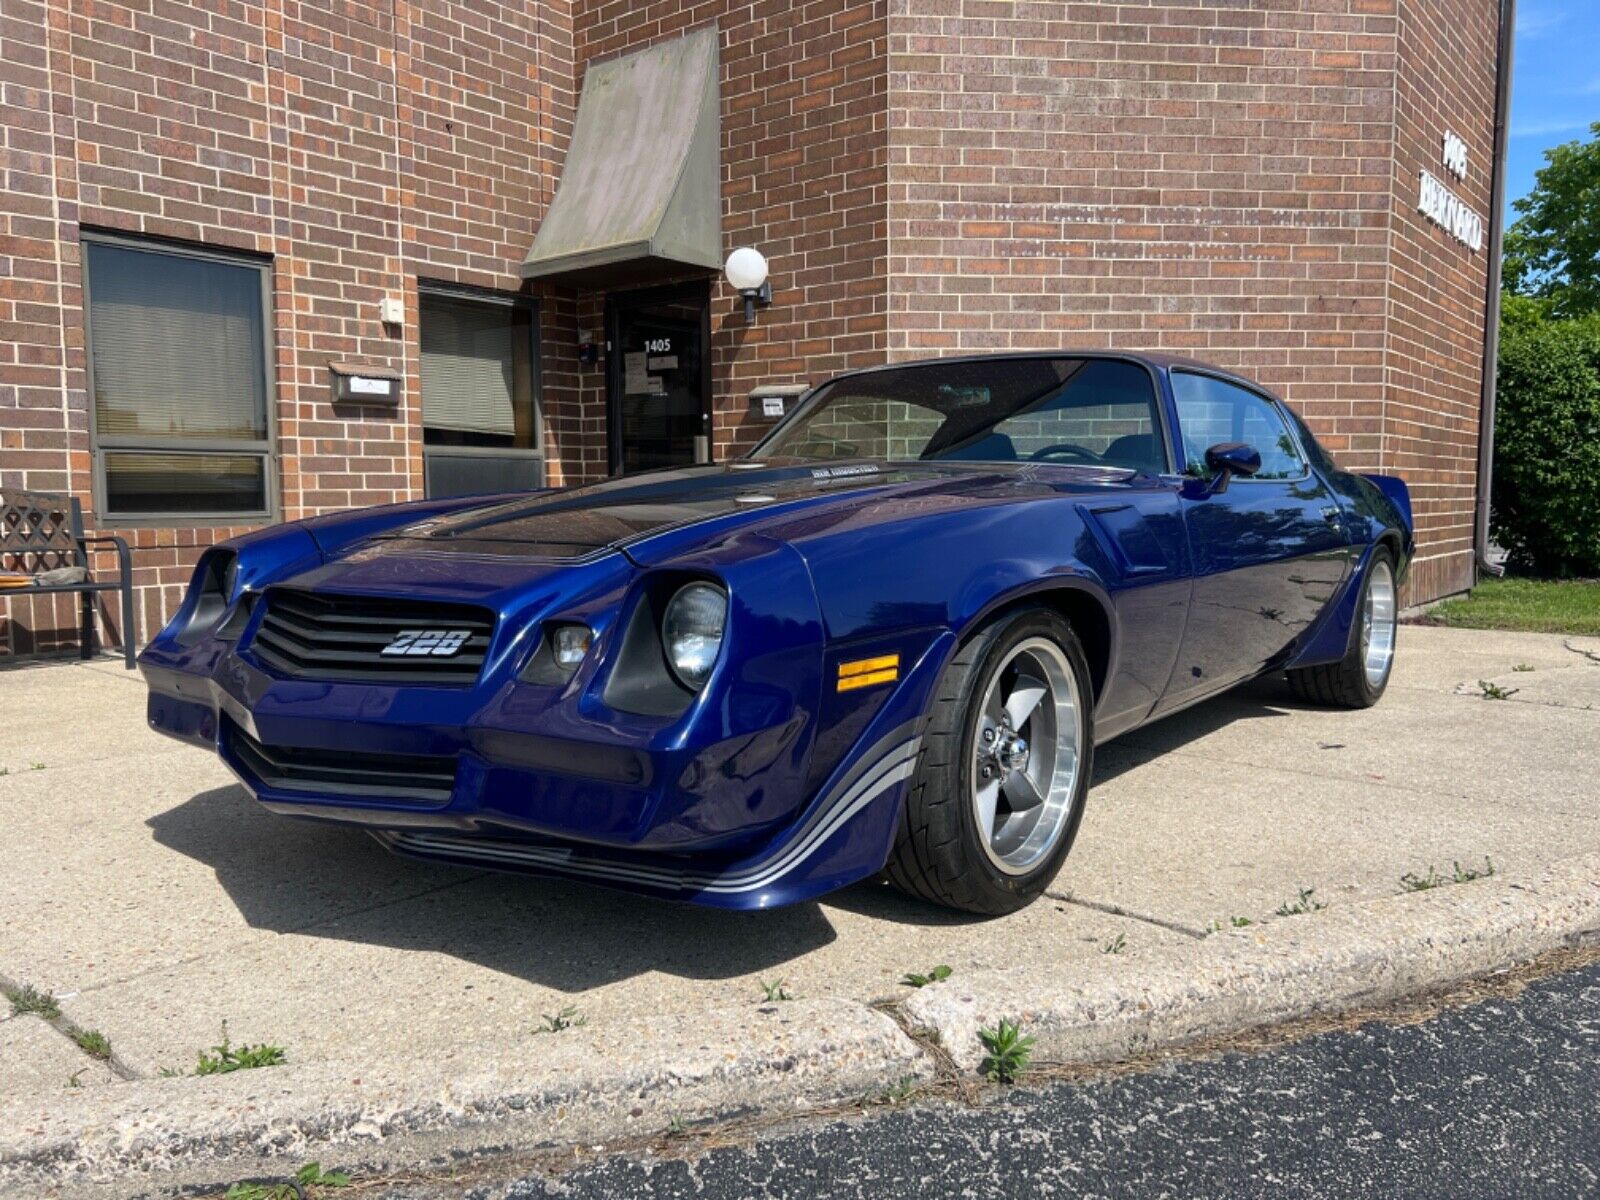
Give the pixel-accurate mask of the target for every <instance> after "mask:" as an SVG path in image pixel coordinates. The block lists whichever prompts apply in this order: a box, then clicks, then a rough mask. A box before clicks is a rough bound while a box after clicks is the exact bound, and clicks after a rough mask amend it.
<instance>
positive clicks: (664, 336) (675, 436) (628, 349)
mask: <svg viewBox="0 0 1600 1200" xmlns="http://www.w3.org/2000/svg"><path fill="white" fill-rule="evenodd" d="M606 324H607V329H606V341H607V343H608V347H607V354H606V390H607V398H608V407H609V420H608V421H607V429H608V430H609V440H610V448H611V470H612V473H613V474H627V473H630V472H633V471H649V470H654V469H656V468H660V467H681V466H686V465H688V464H690V463H693V462H696V461H699V459H698V457H697V455H706V454H708V450H707V448H708V447H709V445H710V435H711V291H710V285H709V284H705V283H694V284H687V285H682V286H675V287H671V288H653V289H651V290H649V291H642V292H622V293H613V294H612V295H611V296H609V297H608V298H607V300H606ZM701 438H704V439H705V441H703V442H699V443H698V446H697V441H698V439H701Z"/></svg>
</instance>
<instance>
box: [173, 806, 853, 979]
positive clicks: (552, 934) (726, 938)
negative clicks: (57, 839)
mask: <svg viewBox="0 0 1600 1200" xmlns="http://www.w3.org/2000/svg"><path fill="white" fill-rule="evenodd" d="M148 825H149V826H150V828H151V830H152V831H153V832H154V835H155V840H156V842H157V843H158V844H160V845H162V846H166V847H168V848H170V849H172V850H175V851H177V852H178V853H180V854H184V855H187V856H188V857H190V858H192V859H195V860H196V861H198V862H201V863H203V864H205V865H206V866H207V867H209V868H210V869H211V870H212V871H213V872H215V874H216V878H217V882H218V883H219V884H221V885H222V888H223V889H224V890H225V891H226V892H227V895H228V898H229V899H230V900H231V901H232V902H233V904H234V905H235V906H236V907H237V908H238V910H239V912H240V913H241V914H242V915H243V917H244V919H245V920H246V921H247V922H248V923H249V924H250V926H251V927H252V928H256V929H268V930H272V931H274V932H278V933H298V934H301V935H303V936H309V937H319V938H329V939H337V940H341V941H347V942H353V943H362V944H369V945H374V946H388V947H391V948H393V949H397V950H421V951H432V952H434V953H436V954H445V955H450V956H453V957H455V958H458V959H461V960H463V961H466V962H470V963H474V964H476V965H478V966H482V967H486V968H488V969H490V970H493V971H499V972H503V973H505V974H507V975H510V976H514V977H517V978H520V979H525V980H527V981H529V982H531V983H535V984H539V985H542V986H545V987H549V988H553V989H556V990H558V991H562V992H581V991H586V990H588V989H590V988H594V987H600V986H603V985H605V984H608V983H614V982H617V981H619V980H625V979H629V978H632V977H634V976H637V975H641V974H644V973H646V972H649V971H660V972H664V973H666V974H670V975H676V976H681V977H684V978H689V979H725V978H733V977H738V976H743V975H749V974H754V973H759V972H762V971H770V970H772V969H773V968H774V967H778V966H781V965H782V964H784V963H786V962H788V961H789V960H791V959H793V958H795V957H797V956H799V955H802V954H805V953H808V952H810V951H812V950H815V949H817V948H819V947H821V946H825V945H827V944H828V943H829V942H832V941H833V940H834V938H835V936H836V934H835V932H834V929H833V926H832V925H831V924H830V922H829V921H828V919H827V917H826V916H825V915H824V914H823V912H822V911H821V909H820V908H819V907H818V906H817V905H816V904H800V905H795V906H792V907H789V908H783V909H776V910H771V911H767V912H752V913H736V912H724V911H721V910H716V909H704V908H696V907H693V906H690V905H684V904H674V903H670V902H664V901H661V900H656V899H650V898H642V897H638V896H631V895H628V894H626V893H621V892H611V891H607V890H605V889H602V888H597V887H592V886H589V885H586V884H582V883H578V882H574V881H568V880H550V879H540V878H536V877H533V876H523V875H510V874H495V873H487V872H480V871H475V870H471V869H468V868H463V867H454V866H449V865H444V864H434V863H425V862H416V861H412V860H408V859H403V858H400V857H398V856H396V855H393V854H390V853H388V852H387V851H386V850H384V849H383V848H382V847H381V846H379V845H378V844H377V843H376V842H374V841H373V840H372V839H371V838H369V837H368V836H367V835H366V834H364V833H361V832H360V831H357V830H352V829H346V828H340V827H336V826H331V825H322V824H318V823H316V822H312V821H296V820H293V819H289V818H284V817H278V816H274V815H273V814H271V813H268V812H267V811H266V810H264V809H262V808H261V807H260V806H259V805H257V804H256V802H255V801H254V800H253V799H252V798H251V797H250V795H249V793H247V792H246V791H245V790H244V789H243V788H242V787H238V786H234V787H222V788H214V789H212V790H210V791H206V792H201V793H200V794H199V795H196V796H194V797H192V798H191V799H189V800H186V801H184V802H183V803H182V804H179V805H177V806H176V807H175V808H172V809H169V810H168V811H166V812H164V813H161V814H159V815H157V816H155V817H152V818H150V819H149V821H148Z"/></svg>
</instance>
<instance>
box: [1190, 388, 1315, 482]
mask: <svg viewBox="0 0 1600 1200" xmlns="http://www.w3.org/2000/svg"><path fill="white" fill-rule="evenodd" d="M1178 375H1199V376H1202V377H1203V378H1206V379H1215V380H1216V381H1217V382H1218V383H1225V384H1228V385H1229V386H1231V387H1236V388H1238V389H1239V390H1240V391H1241V392H1247V393H1249V394H1250V395H1252V396H1254V397H1255V398H1256V399H1257V400H1260V401H1261V402H1262V403H1263V404H1265V405H1266V406H1267V407H1268V408H1270V409H1271V410H1272V411H1273V413H1274V414H1275V415H1276V416H1277V418H1278V420H1280V421H1282V422H1283V428H1284V432H1286V433H1287V434H1288V435H1289V441H1290V442H1291V443H1293V445H1294V451H1295V453H1296V454H1297V455H1299V457H1300V466H1301V472H1300V474H1298V475H1295V476H1293V477H1291V478H1287V479H1286V478H1279V477H1269V478H1266V479H1261V478H1258V477H1256V476H1254V475H1238V476H1235V477H1234V478H1233V480H1232V483H1234V484H1239V483H1304V482H1305V481H1306V480H1308V479H1310V478H1311V476H1312V470H1311V456H1310V455H1308V454H1307V453H1306V448H1305V447H1304V446H1303V445H1302V444H1301V443H1300V435H1299V433H1298V432H1296V430H1295V426H1294V422H1293V421H1292V420H1290V419H1289V414H1288V411H1287V410H1286V409H1285V408H1284V406H1283V401H1281V400H1279V399H1278V398H1277V397H1276V396H1274V395H1273V394H1272V393H1271V392H1269V391H1267V390H1266V389H1264V388H1260V387H1257V386H1256V385H1255V384H1253V383H1251V382H1250V381H1249V380H1246V379H1240V378H1239V377H1238V376H1237V375H1229V374H1228V373H1227V372H1226V371H1214V370H1210V369H1208V368H1206V367H1203V366H1193V367H1192V366H1182V367H1171V368H1169V369H1168V371H1167V376H1168V378H1167V386H1168V387H1169V388H1171V389H1172V419H1173V421H1174V422H1175V423H1176V426H1177V428H1176V431H1175V432H1176V437H1175V439H1174V441H1175V443H1176V445H1175V447H1174V461H1176V459H1177V453H1176V451H1177V450H1180V449H1182V446H1183V413H1182V412H1180V411H1179V410H1178V387H1177V384H1176V383H1175V382H1174V381H1173V377H1174V376H1178ZM1178 474H1179V476H1180V477H1181V478H1184V479H1198V480H1201V481H1204V480H1205V478H1206V477H1205V476H1203V475H1197V474H1195V473H1194V472H1193V471H1190V470H1189V456H1188V455H1186V454H1185V455H1183V469H1182V470H1180V471H1179V472H1178Z"/></svg>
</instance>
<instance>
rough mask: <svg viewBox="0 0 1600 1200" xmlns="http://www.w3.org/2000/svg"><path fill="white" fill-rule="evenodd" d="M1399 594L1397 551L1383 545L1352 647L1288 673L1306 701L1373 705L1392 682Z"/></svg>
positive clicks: (1364, 587)
mask: <svg viewBox="0 0 1600 1200" xmlns="http://www.w3.org/2000/svg"><path fill="white" fill-rule="evenodd" d="M1399 612H1400V606H1399V596H1398V590H1397V589H1396V587H1395V581H1394V556H1393V555H1392V554H1391V553H1390V552H1389V548H1388V547H1387V546H1379V547H1378V548H1377V549H1376V550H1374V551H1373V552H1372V558H1371V560H1370V561H1369V562H1368V563H1367V574H1366V578H1365V579H1363V580H1362V581H1361V600H1360V603H1359V604H1358V606H1357V609H1356V628H1355V629H1353V630H1351V636H1350V646H1349V648H1348V649H1347V650H1346V651H1345V655H1344V657H1343V658H1342V659H1340V660H1339V661H1338V662H1336V663H1328V664H1325V665H1323V666H1320V667H1301V668H1299V669H1298V670H1294V671H1290V672H1288V679H1289V688H1290V690H1291V691H1293V692H1294V694H1295V695H1296V696H1297V697H1299V698H1300V699H1301V700H1309V701H1310V702H1312V703H1313V704H1327V705H1333V706H1336V707H1340V708H1371V707H1372V706H1373V705H1374V704H1376V703H1377V702H1378V697H1380V696H1382V695H1383V692H1384V689H1385V688H1387V687H1388V686H1389V673H1390V672H1391V671H1392V670H1393V669H1394V643H1395V631H1396V628H1397V626H1398V624H1399V620H1398V618H1399Z"/></svg>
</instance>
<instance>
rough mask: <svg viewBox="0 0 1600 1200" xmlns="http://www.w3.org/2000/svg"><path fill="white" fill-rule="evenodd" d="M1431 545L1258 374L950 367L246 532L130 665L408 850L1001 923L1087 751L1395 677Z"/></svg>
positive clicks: (1074, 795)
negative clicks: (548, 486) (698, 439)
mask: <svg viewBox="0 0 1600 1200" xmlns="http://www.w3.org/2000/svg"><path fill="white" fill-rule="evenodd" d="M1412 551H1413V539H1412V522H1411V508H1410V501H1409V498H1408V494H1407V491H1406V487H1405V484H1404V483H1402V482H1401V481H1400V480H1399V479H1397V478H1394V477H1392V476H1382V475H1365V476H1363V475H1353V474H1349V473H1347V472H1345V471H1342V470H1340V469H1339V468H1338V467H1337V466H1336V465H1335V464H1334V462H1333V460H1332V459H1331V458H1330V457H1329V456H1328V454H1327V452H1326V451H1324V450H1323V449H1322V448H1321V447H1320V446H1319V445H1318V444H1317V441H1316V439H1315V438H1314V437H1313V436H1312V435H1311V432H1310V430H1308V429H1307V428H1306V426H1305V424H1304V423H1303V422H1302V421H1300V419H1299V418H1298V417H1296V416H1295V414H1294V413H1292V412H1291V411H1290V410H1289V409H1288V408H1286V407H1285V406H1284V405H1283V404H1282V403H1280V402H1279V401H1278V400H1276V399H1275V398H1274V397H1272V396H1271V395H1270V394H1268V393H1267V392H1265V391H1263V390H1261V389H1260V388H1258V387H1256V386H1255V385H1254V384H1252V383H1250V382H1249V381H1247V380H1245V379H1241V378H1239V377H1237V376H1234V375H1231V374H1228V373H1225V372H1222V371H1218V370H1215V369H1213V368H1210V367H1206V366H1203V365H1201V364H1199V363H1193V362H1188V361H1182V360H1177V359H1170V358H1165V357H1157V356H1150V355H1129V354H1113V353H1101V352H1065V351H1064V352H1060V353H1050V354H1043V353H1041V354H1026V355H1003V356H999V355H997V356H986V357H981V358H966V359H943V360H939V361H934V362H923V363H911V364H905V365H897V366H890V367H884V368H878V369H874V370H868V371H860V372H855V373H852V374H848V375H842V376H839V377H837V378H835V379H832V380H830V381H828V382H827V383H824V384H822V385H821V386H819V387H817V388H815V389H814V390H812V391H811V392H810V393H809V394H808V395H807V396H806V397H804V398H803V399H802V400H801V402H800V403H799V404H798V405H797V406H796V408H795V410H794V411H793V412H792V413H791V414H790V415H789V416H788V417H787V418H786V419H785V420H783V421H782V422H781V423H780V424H778V425H777V426H776V427H775V428H774V429H773V430H772V432H771V433H770V434H769V435H768V436H767V437H766V438H765V439H764V440H763V441H762V442H761V443H760V444H759V445H758V446H757V447H756V449H755V450H754V451H753V452H751V453H750V454H749V455H748V456H747V457H745V458H741V459H738V460H735V461H732V462H728V463H724V464H720V465H714V466H702V467H692V468H684V469H675V470H669V471H662V472H657V473H652V474H645V475H635V476H629V477H625V478H617V479H611V480H608V481H606V482H604V483H599V484H594V485H590V486H585V487H577V488H569V489H565V490H559V491H547V492H536V493H519V494H515V495H497V496H476V497H465V498H455V499H450V500H425V501H420V502H417V503H413V504H399V505H392V506H388V507H383V508H373V509H365V510H359V511H354V512H346V513H338V514H334V515H331V516H324V517H317V518H313V519H311V520H307V521H298V522H294V523H292V524H287V525H279V526H275V527H272V528H269V529H263V530H260V531H258V532H256V533H252V534H249V535H247V536H245V537H241V538H237V539H235V540H233V541H231V542H227V543H224V544H222V545H219V546H217V547H215V548H213V549H210V550H208V551H207V552H206V553H205V555H204V556H203V557H202V558H201V560H200V562H199V564H198V566H197V568H196V570H195V575H194V581H193V583H192V584H191V585H190V588H189V592H188V595H187V597H186V598H185V600H184V603H183V606H182V608H181V609H180V610H179V611H178V613H177V615H176V616H175V617H174V618H173V620H172V622H171V624H169V625H168V626H167V628H166V629H165V630H163V631H162V633H161V634H160V636H159V637H158V638H156V639H155V641H153V642H152V643H151V644H150V646H149V647H148V649H146V651H145V652H144V654H143V655H142V656H141V658H140V666H141V667H142V669H143V671H144V676H145V679H146V680H147V682H148V684H149V689H150V695H149V719H150V724H151V725H152V726H153V727H154V728H155V729H157V730H159V731H161V732H162V733H166V734H170V735H171V736H173V737H176V738H180V739H182V740H184V741H188V742H193V743H196V744H198V745H201V746H204V747H206V748H207V749H211V750H215V751H216V752H217V753H218V754H220V755H221V756H222V758H223V761H224V762H226V763H227V764H228V766H229V767H230V768H232V770H233V771H234V772H235V773H236V774H237V775H238V776H239V778H240V779H242V780H243V781H244V784H245V786H246V787H247V788H248V789H249V790H250V791H251V792H252V793H253V794H254V796H255V797H256V799H257V800H259V801H260V802H261V803H262V804H264V805H266V806H267V807H268V808H269V809H271V810H272V811H274V812H278V813H285V814H289V815H293V816H299V817H311V818H316V819H318V820H323V821H333V822H339V823H343V824H350V825H359V826H362V827H364V828H367V829H369V830H371V831H372V833H373V834H374V836H375V837H376V838H377V839H378V840H379V841H380V842H382V843H383V844H384V845H385V846H387V847H389V848H390V849H392V850H394V851H397V852H399V853H402V854H406V855H412V856H416V857H420V858H427V859H436V860H444V861H449V862H455V863H464V864H471V865H474V866H488V867H497V868H505V869H511V870H526V871H531V872H536V873H540V874H551V875H560V876H567V877H572V878H577V879H583V880H589V881H593V882H596V883H602V884H607V885H610V886H614V887H622V888H629V889H634V890H637V891H640V892H644V893H648V894H652V895H657V896H663V897H670V898H677V899H684V900H692V901H695V902H697V903H702V904H710V905H718V906H722V907H726V908H762V907H766V906H770V905H776V904H786V903H791V902H794V901H797V900H803V899H806V898H808V897H813V896H816V895H819V894H821V893H823V892H827V891H830V890H832V889H834V888H838V887H841V886H843V885H845V884H848V883H852V882H854V881H856V880H860V879H864V878H866V877H868V876H872V875H875V874H878V873H880V872H881V873H882V874H884V875H885V876H887V878H888V879H889V880H890V881H891V882H893V883H894V884H896V885H897V886H899V887H900V888H902V889H904V890H905V891H907V892H910V893H912V894H914V895H917V896H921V897H925V898H926V899H929V900H933V901H937V902H939V903H942V904H947V905H951V906H954V907H957V908H961V909H966V910H969V911H972V912H979V913H1001V912H1006V911H1010V910H1012V909H1015V908H1018V907H1020V906H1022V905H1024V904H1026V903H1027V902H1028V901H1030V900H1031V899H1033V898H1034V897H1035V896H1037V895H1038V894H1039V893H1040V892H1041V891H1042V890H1043V889H1044V888H1045V887H1046V886H1047V884H1048V883H1049V882H1050V880H1051V878H1052V877H1053V876H1054V875H1055V874H1056V872H1057V870H1058V869H1059V868H1060V866H1061V863H1062V860H1063V859H1064V858H1065V857H1066V854H1067V851H1068V849H1069V848H1070V847H1071V845H1072V841H1073V837H1074V835H1075V833H1076V831H1077V828H1078V824H1079V821H1080V819H1081V818H1082V816H1083V810H1084V803H1085V799H1086V796H1087V793H1088V788H1089V779H1090V774H1091V770H1092V765H1093V758H1094V747H1095V745H1096V744H1097V743H1100V742H1104V741H1106V740H1107V739H1108V738H1112V737H1115V736H1116V735H1118V734H1120V733H1124V732H1126V731H1127V730H1130V729H1133V728H1136V727H1138V726H1140V725H1143V724H1145V723H1147V722H1149V721H1154V720H1156V719H1158V718H1160V717H1163V716H1166V715H1167V714H1169V713H1172V712H1176V711H1177V710H1179V709H1182V708H1184V707H1186V706H1188V705H1190V704H1193V703H1195V702H1196V701H1199V700H1203V699H1205V698H1206V697H1208V696H1213V695H1215V694H1217V693H1218V692H1220V691H1222V690H1223V689H1225V688H1229V687H1232V686H1234V685H1235V684H1237V683H1240V682H1241V681H1243V680H1247V679H1251V678H1253V677H1256V676H1259V675H1263V674H1265V673H1268V672H1285V673H1286V674H1287V677H1288V680H1289V683H1290V685H1291V686H1292V687H1293V689H1294V690H1295V692H1296V693H1297V694H1298V695H1299V696H1300V697H1301V698H1303V699H1306V700H1310V701H1314V702H1319V703H1327V704H1334V705H1346V706H1353V707H1360V706H1365V705H1370V704H1372V703H1374V702H1375V701H1376V700H1377V699H1378V697H1379V696H1380V695H1381V694H1382V693H1383V690H1384V687H1385V685H1386V683H1387V682H1388V677H1389V671H1390V667H1391V664H1392V662H1393V656H1394V644H1395V615H1396V594H1397V584H1398V581H1399V580H1400V578H1401V577H1402V575H1403V574H1404V571H1405V569H1406V566H1407V564H1408V562H1409V560H1410V558H1411V555H1412Z"/></svg>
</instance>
